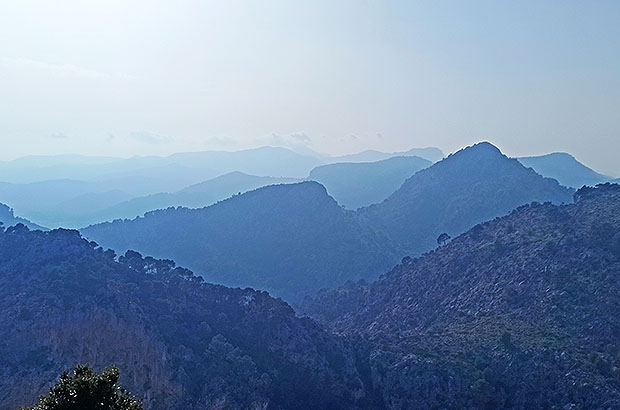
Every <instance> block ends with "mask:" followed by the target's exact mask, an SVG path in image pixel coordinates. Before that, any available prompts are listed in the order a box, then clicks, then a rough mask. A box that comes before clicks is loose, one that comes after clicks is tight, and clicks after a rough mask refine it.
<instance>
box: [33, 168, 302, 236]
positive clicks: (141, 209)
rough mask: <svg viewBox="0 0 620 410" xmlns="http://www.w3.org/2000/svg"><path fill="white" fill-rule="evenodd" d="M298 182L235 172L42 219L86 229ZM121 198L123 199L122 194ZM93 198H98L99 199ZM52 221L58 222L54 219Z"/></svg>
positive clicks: (68, 206)
mask: <svg viewBox="0 0 620 410" xmlns="http://www.w3.org/2000/svg"><path fill="white" fill-rule="evenodd" d="M297 181H298V180H297V179H295V178H275V177H259V176H256V175H248V174H244V173H242V172H231V173H228V174H224V175H220V176H218V177H215V178H212V179H209V180H207V181H203V182H200V183H197V184H193V185H190V186H188V187H185V188H183V189H181V190H179V191H176V192H161V193H156V194H150V195H146V196H139V197H130V198H125V199H123V200H116V201H113V202H112V203H111V204H107V205H105V204H106V203H105V201H100V202H99V203H98V204H97V206H91V207H86V209H84V208H83V207H82V206H81V205H82V204H83V202H84V201H83V198H77V199H74V200H71V201H67V202H64V203H61V204H59V205H58V206H57V207H55V208H52V209H51V210H50V211H48V212H47V215H42V216H41V218H44V217H45V218H48V220H50V224H51V225H52V226H65V227H69V228H82V227H86V226H88V225H92V224H96V223H99V222H103V221H113V220H116V219H133V218H136V217H138V216H142V215H144V214H145V213H146V212H150V211H154V210H158V209H166V208H170V207H175V208H176V207H179V206H180V207H187V208H203V207H205V206H209V205H212V204H214V203H215V202H217V201H221V200H224V199H226V198H228V197H230V196H232V195H235V194H239V193H242V192H246V191H249V190H252V189H256V188H259V187H261V186H266V185H272V184H281V183H291V182H297ZM119 195H120V197H121V198H122V193H119ZM91 196H94V194H91ZM93 199H96V196H95V198H93ZM106 199H108V198H106ZM102 205H105V206H102ZM75 208H77V209H75ZM52 212H53V213H52ZM50 213H51V215H50ZM52 218H54V219H53V220H52ZM63 218H64V219H63Z"/></svg>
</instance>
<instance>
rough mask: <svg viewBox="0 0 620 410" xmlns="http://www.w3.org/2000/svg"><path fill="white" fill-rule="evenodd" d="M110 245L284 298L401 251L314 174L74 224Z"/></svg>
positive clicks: (381, 267)
mask: <svg viewBox="0 0 620 410" xmlns="http://www.w3.org/2000/svg"><path fill="white" fill-rule="evenodd" d="M82 233H83V234H84V235H85V236H86V237H88V238H89V239H92V240H95V241H96V242H97V243H100V244H101V245H102V246H105V247H110V248H112V249H114V250H116V251H117V252H124V251H125V250H127V249H137V250H139V251H140V252H142V253H145V254H148V255H153V256H156V257H164V258H171V259H173V260H175V261H176V262H178V263H179V264H182V265H183V266H187V267H189V268H190V269H192V270H194V271H195V272H197V273H199V274H201V275H203V276H204V278H205V279H206V280H208V281H210V282H216V283H221V284H225V285H229V286H252V287H254V288H259V289H263V290H268V291H270V292H272V293H273V294H275V295H277V296H282V297H285V298H287V300H289V301H295V300H298V299H299V298H300V297H302V296H305V295H310V294H313V293H314V292H316V291H318V290H319V289H321V288H323V287H334V286H338V285H340V284H342V283H344V282H346V281H347V280H351V279H352V280H357V279H363V278H366V279H374V278H376V277H377V276H378V275H379V274H380V273H382V272H384V271H385V270H387V269H389V268H391V267H392V266H393V265H394V264H395V263H396V262H397V261H398V260H400V258H401V257H402V255H401V252H400V249H399V247H398V246H397V245H395V244H394V243H393V242H391V241H390V240H389V239H388V238H387V237H386V236H385V235H382V234H380V233H379V232H377V231H376V230H374V229H373V228H371V227H369V226H368V225H367V224H366V223H365V221H364V220H362V219H361V218H360V217H359V216H358V215H356V214H355V213H354V212H352V211H347V210H344V209H342V208H341V207H340V206H339V205H338V204H337V203H336V201H334V199H333V198H331V197H330V196H329V195H327V192H326V191H325V188H324V187H323V186H321V185H319V184H318V183H316V182H312V181H307V182H302V183H298V184H288V185H272V186H268V187H264V188H261V189H258V190H255V191H251V192H248V193H245V194H242V195H239V196H235V197H233V198H230V199H228V200H225V201H222V202H220V203H218V204H215V205H213V206H210V207H207V208H203V209H186V208H176V209H167V210H162V211H156V212H151V213H148V214H146V215H145V216H144V218H137V219H134V220H132V221H115V222H113V223H104V224H100V225H94V226H91V227H89V228H86V229H84V230H82Z"/></svg>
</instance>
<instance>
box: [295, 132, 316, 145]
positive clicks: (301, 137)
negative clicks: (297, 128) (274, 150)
mask: <svg viewBox="0 0 620 410" xmlns="http://www.w3.org/2000/svg"><path fill="white" fill-rule="evenodd" d="M290 138H291V139H293V140H295V141H297V142H299V143H302V144H306V145H307V144H312V138H310V137H309V136H308V135H306V134H293V135H291V137H290Z"/></svg>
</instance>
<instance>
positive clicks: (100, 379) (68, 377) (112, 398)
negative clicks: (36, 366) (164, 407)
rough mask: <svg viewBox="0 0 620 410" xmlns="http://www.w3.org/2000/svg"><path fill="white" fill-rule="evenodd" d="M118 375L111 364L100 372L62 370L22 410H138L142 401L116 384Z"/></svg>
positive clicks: (78, 369) (80, 369) (79, 368)
mask: <svg viewBox="0 0 620 410" xmlns="http://www.w3.org/2000/svg"><path fill="white" fill-rule="evenodd" d="M119 376H120V372H119V370H118V368H117V367H114V366H111V367H108V368H107V369H105V370H104V371H103V372H102V373H101V374H97V372H95V371H94V370H93V369H91V368H90V367H87V366H78V367H76V368H75V370H73V371H72V372H64V373H63V374H62V375H61V376H60V380H59V381H58V382H57V383H56V384H55V385H54V386H53V387H52V389H51V390H50V392H49V393H48V394H47V395H45V396H42V397H41V398H40V399H39V403H38V404H37V405H35V406H33V407H24V408H22V410H142V404H141V403H140V402H139V401H138V400H136V399H134V398H133V397H131V395H130V394H129V393H128V392H127V391H126V390H125V389H123V388H122V387H121V386H120V384H119V381H118V379H119Z"/></svg>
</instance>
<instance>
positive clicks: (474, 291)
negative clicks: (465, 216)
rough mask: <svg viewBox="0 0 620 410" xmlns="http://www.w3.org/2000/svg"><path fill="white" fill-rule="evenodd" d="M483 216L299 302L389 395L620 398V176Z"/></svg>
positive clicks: (519, 400)
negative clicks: (353, 346) (350, 348)
mask: <svg viewBox="0 0 620 410" xmlns="http://www.w3.org/2000/svg"><path fill="white" fill-rule="evenodd" d="M575 199H576V203H574V204H571V205H565V206H555V205H552V204H544V205H540V204H532V205H528V206H523V207H521V208H519V209H517V210H515V211H514V212H512V213H511V214H510V215H509V216H506V217H504V218H500V219H496V220H494V221H491V222H486V223H483V224H481V225H478V226H476V227H474V228H473V229H472V230H470V231H468V232H467V233H465V234H463V235H461V236H459V237H457V238H455V239H454V240H453V241H452V242H450V243H449V244H447V245H445V246H442V247H440V248H439V249H438V250H436V251H433V252H431V253H429V254H427V255H425V256H423V257H421V258H418V259H413V260H412V259H405V260H404V261H403V264H402V265H400V266H398V267H397V268H395V269H394V270H393V271H392V272H390V273H388V274H387V275H386V276H385V277H384V278H382V279H381V280H379V281H377V282H374V283H372V284H370V285H367V284H363V283H361V284H358V285H356V286H352V287H349V288H343V289H340V290H338V291H333V292H326V293H323V294H322V295H321V296H320V297H319V298H317V299H316V300H315V301H314V302H313V303H309V304H308V305H306V309H307V311H308V312H310V313H311V314H312V315H314V316H315V317H316V318H319V319H321V320H322V321H323V323H325V324H326V325H327V326H329V327H331V328H332V329H333V330H334V331H335V332H338V333H341V334H346V335H348V336H349V337H351V338H353V339H357V340H362V341H364V342H359V343H358V346H359V347H360V349H365V351H366V355H367V358H368V363H369V366H370V368H371V373H372V380H373V385H374V386H375V387H377V388H378V389H379V390H381V392H382V395H383V399H384V403H385V406H386V407H387V408H390V409H400V408H420V409H422V408H434V407H438V408H472V409H474V408H475V409H479V408H488V409H495V408H520V409H531V408H557V409H567V408H571V409H572V408H579V409H586V408H604V409H616V408H620V370H618V369H620V343H619V342H618V340H619V339H618V337H619V336H620V319H619V318H620V303H619V302H618V300H619V299H618V294H620V186H618V185H602V186H599V187H598V188H596V189H595V188H584V189H582V190H580V191H578V192H577V193H576V195H575Z"/></svg>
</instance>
